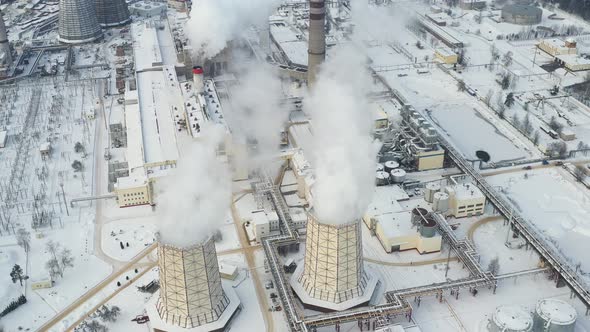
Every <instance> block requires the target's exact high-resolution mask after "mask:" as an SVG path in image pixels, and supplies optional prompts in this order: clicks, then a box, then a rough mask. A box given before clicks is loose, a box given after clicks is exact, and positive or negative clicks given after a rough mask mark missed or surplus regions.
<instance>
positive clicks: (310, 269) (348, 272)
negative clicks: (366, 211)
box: [291, 213, 377, 311]
mask: <svg viewBox="0 0 590 332" xmlns="http://www.w3.org/2000/svg"><path fill="white" fill-rule="evenodd" d="M362 259H363V249H362V238H361V222H360V220H355V221H353V222H349V223H345V224H340V225H332V224H322V223H320V222H319V221H318V220H317V219H316V217H315V216H314V215H313V214H312V213H310V214H309V216H308V220H307V239H306V243H305V258H304V261H303V265H302V266H301V265H300V266H298V268H297V270H296V271H295V273H294V275H293V277H292V279H291V286H292V288H293V290H294V291H295V293H296V294H297V296H298V297H299V298H300V299H301V301H302V302H303V303H304V305H306V306H307V307H311V308H314V309H318V310H322V309H323V310H324V311H325V310H331V311H333V310H346V309H349V308H352V307H356V306H359V305H362V304H365V303H367V302H368V301H369V299H370V298H371V296H372V294H373V291H374V290H375V285H376V281H377V280H376V278H375V277H373V276H372V274H371V273H370V272H369V271H366V270H365V268H364V267H363V260H362Z"/></svg>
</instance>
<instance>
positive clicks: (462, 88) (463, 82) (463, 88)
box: [457, 80, 467, 92]
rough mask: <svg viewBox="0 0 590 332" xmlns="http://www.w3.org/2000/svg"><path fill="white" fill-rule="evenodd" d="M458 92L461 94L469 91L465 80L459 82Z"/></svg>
mask: <svg viewBox="0 0 590 332" xmlns="http://www.w3.org/2000/svg"><path fill="white" fill-rule="evenodd" d="M457 90H458V91H460V92H463V91H465V90H467V86H466V85H465V81H463V80H458V81H457Z"/></svg>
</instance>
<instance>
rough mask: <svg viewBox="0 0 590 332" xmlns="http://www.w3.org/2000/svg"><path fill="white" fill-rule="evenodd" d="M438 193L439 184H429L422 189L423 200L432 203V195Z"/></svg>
mask: <svg viewBox="0 0 590 332" xmlns="http://www.w3.org/2000/svg"><path fill="white" fill-rule="evenodd" d="M439 191H440V184H439V183H438V182H429V183H427V184H426V187H425V188H424V199H425V200H426V201H427V202H428V203H432V202H433V201H434V194H435V193H437V192H439Z"/></svg>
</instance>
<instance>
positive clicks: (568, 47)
mask: <svg viewBox="0 0 590 332" xmlns="http://www.w3.org/2000/svg"><path fill="white" fill-rule="evenodd" d="M537 47H538V48H540V49H541V50H543V51H544V52H546V53H547V54H549V55H552V56H554V57H556V56H558V55H575V54H578V48H577V43H576V41H575V39H572V38H568V39H567V40H561V39H557V38H551V39H543V40H541V42H540V43H539V44H537Z"/></svg>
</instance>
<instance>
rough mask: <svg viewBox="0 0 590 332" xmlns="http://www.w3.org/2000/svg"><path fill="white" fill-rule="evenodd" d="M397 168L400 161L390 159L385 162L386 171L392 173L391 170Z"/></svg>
mask: <svg viewBox="0 0 590 332" xmlns="http://www.w3.org/2000/svg"><path fill="white" fill-rule="evenodd" d="M396 168H399V163H398V162H397V161H395V160H390V161H387V162H385V169H384V171H386V172H387V173H390V172H391V171H393V170H394V169H396Z"/></svg>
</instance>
